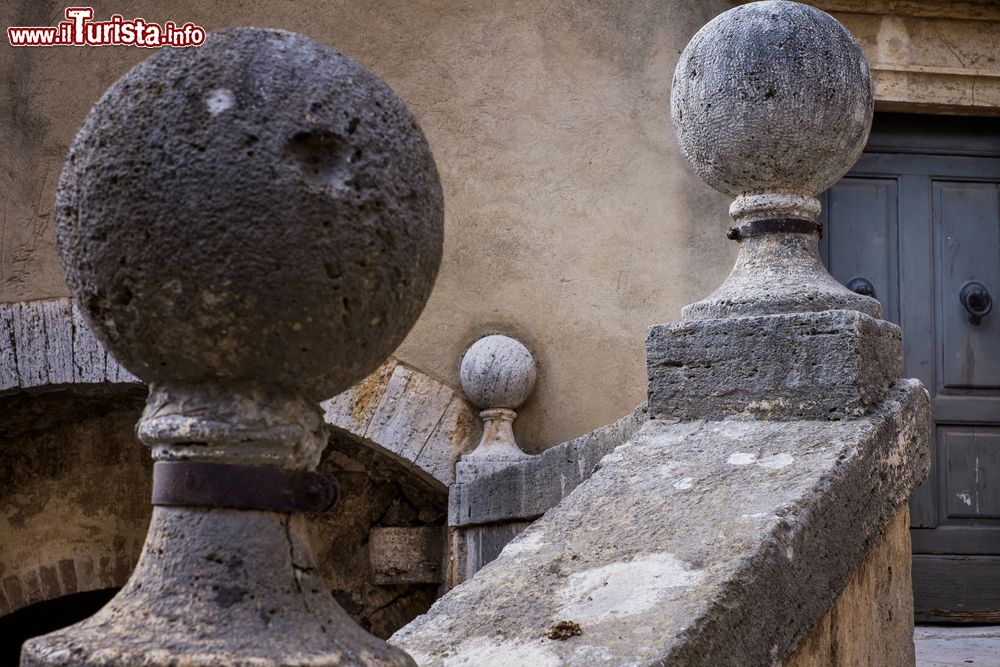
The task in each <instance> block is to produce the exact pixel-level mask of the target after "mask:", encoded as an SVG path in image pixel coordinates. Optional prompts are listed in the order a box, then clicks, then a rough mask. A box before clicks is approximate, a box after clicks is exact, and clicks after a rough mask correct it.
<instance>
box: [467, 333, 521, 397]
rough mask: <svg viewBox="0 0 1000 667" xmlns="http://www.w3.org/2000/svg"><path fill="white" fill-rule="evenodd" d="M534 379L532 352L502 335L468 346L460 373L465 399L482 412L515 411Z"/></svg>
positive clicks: (482, 339) (516, 341)
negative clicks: (494, 410) (489, 410)
mask: <svg viewBox="0 0 1000 667" xmlns="http://www.w3.org/2000/svg"><path fill="white" fill-rule="evenodd" d="M535 377H536V370H535V359H534V357H532V356H531V351H530V350H529V349H528V348H527V347H525V346H524V344H523V343H521V341H519V340H516V339H514V338H511V337H510V336H503V335H492V336H485V337H483V338H480V339H479V340H477V341H476V342H475V343H473V344H472V345H470V346H469V349H468V350H467V351H466V352H465V356H463V357H462V367H461V369H460V371H459V379H460V380H461V382H462V389H463V390H464V391H465V395H466V396H468V397H469V401H471V402H472V404H473V405H475V406H477V407H479V408H483V409H488V408H508V409H510V410H513V409H515V408H517V407H518V406H520V405H521V404H522V403H524V401H525V400H526V399H527V398H528V396H529V395H530V394H531V390H532V389H533V388H534V387H535Z"/></svg>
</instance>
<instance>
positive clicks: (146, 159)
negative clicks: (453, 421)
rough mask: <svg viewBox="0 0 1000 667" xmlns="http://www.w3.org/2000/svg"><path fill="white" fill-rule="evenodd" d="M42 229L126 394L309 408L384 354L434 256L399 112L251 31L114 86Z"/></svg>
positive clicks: (301, 45) (384, 96) (425, 155)
mask: <svg viewBox="0 0 1000 667" xmlns="http://www.w3.org/2000/svg"><path fill="white" fill-rule="evenodd" d="M55 216H56V222H57V237H58V243H59V248H60V251H61V255H62V261H63V267H64V269H65V271H66V275H67V278H68V282H69V285H70V288H71V289H72V291H73V293H74V294H75V296H76V298H77V299H78V300H79V303H80V305H81V307H82V310H83V312H84V314H85V316H86V318H87V320H88V322H89V323H90V325H91V327H92V328H93V329H94V331H95V333H96V334H97V336H98V337H99V338H100V339H101V340H102V341H103V342H104V344H105V345H106V346H107V347H108V348H109V349H110V351H111V352H112V353H113V354H114V355H115V357H117V358H118V360H119V361H120V362H121V363H122V364H123V365H124V366H125V367H126V368H128V369H129V370H130V371H132V372H133V373H135V374H136V375H137V376H139V377H140V378H142V379H143V380H146V381H147V382H163V381H170V382H180V383H199V382H202V381H209V380H216V379H223V380H230V379H232V380H238V381H242V380H246V381H251V382H258V383H264V384H276V385H278V386H281V387H285V388H289V389H291V390H294V391H297V392H299V393H300V394H301V395H303V396H305V397H307V398H309V399H315V400H320V399H323V398H326V397H328V396H331V395H334V394H336V393H337V392H339V391H341V390H343V389H346V388H347V387H349V386H350V385H351V384H353V383H354V382H356V381H357V380H359V379H361V378H362V377H364V376H365V375H366V374H367V373H369V372H371V371H372V370H373V369H374V368H375V367H376V366H377V365H378V364H379V363H380V362H381V361H382V360H383V359H384V358H385V357H386V356H388V355H389V354H390V353H391V352H392V350H393V349H395V348H396V346H397V345H398V344H399V343H400V342H401V341H402V339H403V337H404V336H405V335H406V333H407V332H408V331H409V330H410V328H411V326H412V325H413V323H414V322H415V320H416V319H417V316H418V315H419V314H420V312H421V310H422V309H423V307H424V304H425V302H426V300H427V298H428V296H429V295H430V291H431V288H432V286H433V283H434V278H435V276H436V274H437V270H438V266H439V263H440V259H441V250H442V241H443V216H442V194H441V186H440V183H439V181H438V175H437V171H436V169H435V165H434V159H433V157H432V155H431V152H430V149H429V147H428V145H427V141H426V140H425V138H424V136H423V134H422V133H421V131H420V128H419V127H418V126H417V123H416V121H415V120H414V118H413V116H412V115H411V114H410V112H409V111H408V110H407V108H406V106H405V105H404V104H403V102H402V101H401V100H400V99H399V98H398V97H397V96H396V95H395V94H394V93H393V91H392V90H391V89H390V88H389V87H388V86H387V85H386V84H385V83H384V82H383V81H382V80H380V79H379V78H378V77H376V76H375V75H374V74H372V73H371V72H369V71H368V70H366V69H365V68H364V67H362V66H361V65H360V64H358V63H357V62H356V61H354V60H353V59H351V58H349V57H347V56H345V55H342V54H340V53H337V52H336V51H333V50H332V49H329V48H326V47H324V46H321V45H320V44H317V43H316V42H314V41H312V40H310V39H307V38H305V37H303V36H301V35H297V34H294V33H288V32H282V31H278V30H262V29H256V28H240V29H233V30H226V31H222V32H218V33H212V34H210V35H209V36H208V39H207V41H206V43H205V44H204V45H203V46H201V47H199V48H187V49H164V50H163V51H161V52H159V53H157V54H156V55H154V56H152V57H151V58H149V59H148V60H146V61H144V62H143V63H141V64H140V65H138V66H137V67H135V68H134V69H133V70H131V71H130V72H128V73H127V74H126V75H125V76H123V77H122V78H121V79H120V80H119V81H118V82H117V83H115V84H114V85H113V86H112V87H111V88H110V89H109V90H108V91H107V92H106V93H105V94H104V96H103V97H102V98H101V99H100V101H98V102H97V104H96V105H95V106H94V108H93V110H92V111H91V112H90V115H89V116H88V117H87V119H86V121H85V122H84V125H83V127H82V128H81V130H80V132H79V134H78V135H77V137H76V140H75V141H74V142H73V146H72V148H71V149H70V152H69V157H68V158H67V161H66V164H65V167H64V169H63V173H62V177H61V180H60V183H59V189H58V194H57V197H56V208H55Z"/></svg>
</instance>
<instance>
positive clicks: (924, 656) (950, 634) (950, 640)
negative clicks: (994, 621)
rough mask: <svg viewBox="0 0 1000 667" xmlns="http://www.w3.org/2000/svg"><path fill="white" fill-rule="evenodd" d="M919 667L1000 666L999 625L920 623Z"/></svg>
mask: <svg viewBox="0 0 1000 667" xmlns="http://www.w3.org/2000/svg"><path fill="white" fill-rule="evenodd" d="M913 640H914V644H915V645H916V648H917V667H944V666H945V665H947V666H948V667H952V666H953V665H954V666H960V667H965V665H975V666H976V667H998V666H1000V626H998V625H980V626H972V627H957V626H947V625H918V626H917V627H916V628H915V629H914V631H913Z"/></svg>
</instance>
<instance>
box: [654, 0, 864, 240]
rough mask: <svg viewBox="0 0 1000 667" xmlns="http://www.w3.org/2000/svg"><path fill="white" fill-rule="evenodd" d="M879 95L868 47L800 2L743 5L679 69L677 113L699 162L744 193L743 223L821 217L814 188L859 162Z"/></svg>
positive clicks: (710, 28)
mask: <svg viewBox="0 0 1000 667" xmlns="http://www.w3.org/2000/svg"><path fill="white" fill-rule="evenodd" d="M873 100H874V94H873V90H872V80H871V74H870V72H869V69H868V64H867V62H866V61H865V57H864V54H863V53H862V51H861V47H860V46H858V43H857V42H856V41H855V40H854V38H853V37H852V36H851V34H850V32H848V30H847V29H846V28H845V27H844V26H843V25H841V24H840V23H839V22H838V21H837V20H836V19H834V18H833V17H832V16H830V15H829V14H827V13H825V12H823V11H820V10H818V9H815V8H813V7H810V6H808V5H804V4H800V3H797V2H786V1H784V0H766V1H765V2H753V3H750V4H746V5H740V6H738V7H735V8H733V9H730V10H729V11H726V12H724V13H722V14H720V15H719V16H717V17H716V18H715V19H713V20H712V21H710V22H709V23H707V24H706V25H705V26H704V27H702V29H701V30H699V31H698V33H697V34H696V35H695V36H694V38H693V39H692V40H691V42H690V43H689V44H688V45H687V47H686V48H685V49H684V51H683V53H682V54H681V57H680V60H679V62H678V64H677V69H676V71H675V73H674V78H673V85H672V91H671V102H670V107H671V116H672V120H673V126H674V131H675V133H676V135H677V142H678V144H679V146H680V149H681V151H682V152H683V154H684V156H685V157H686V158H687V160H688V162H690V163H691V166H692V167H693V168H694V170H695V171H696V172H697V173H698V175H699V176H700V177H701V178H702V179H704V180H705V181H706V182H707V183H708V184H709V185H711V186H712V187H713V188H715V189H716V190H719V191H721V192H724V193H727V194H730V195H733V196H735V197H736V198H737V199H736V201H735V202H734V203H733V206H732V208H731V213H732V215H733V217H734V218H735V219H736V220H737V222H747V221H752V220H754V219H762V218H781V217H784V218H799V219H806V220H815V219H816V216H817V215H818V214H819V212H820V209H819V202H818V201H817V200H816V199H815V197H814V195H816V194H817V193H819V192H822V191H823V190H825V189H827V188H828V187H830V186H831V185H833V184H834V183H835V182H836V181H837V180H838V179H839V178H840V177H841V176H843V175H844V174H845V173H847V171H848V170H849V169H850V168H851V166H852V165H853V164H854V162H855V161H856V160H857V159H858V156H859V155H860V154H861V151H862V149H863V148H864V146H865V142H866V141H867V139H868V132H869V130H870V129H871V122H872V110H873Z"/></svg>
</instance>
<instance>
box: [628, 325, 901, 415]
mask: <svg viewBox="0 0 1000 667" xmlns="http://www.w3.org/2000/svg"><path fill="white" fill-rule="evenodd" d="M901 345H902V338H901V335H900V330H899V327H898V326H896V325H895V324H892V323H891V322H886V321H885V320H877V319H875V318H873V317H871V316H869V315H866V314H864V313H860V312H858V311H854V310H827V311H822V312H802V313H787V314H780V315H759V316H756V317H738V318H727V319H718V320H689V321H681V322H670V323H667V324H658V325H655V326H653V327H650V329H649V334H648V336H647V338H646V369H647V374H648V379H649V413H650V415H651V416H652V417H654V418H657V419H669V418H679V419H721V418H724V417H733V416H742V417H752V418H757V419H829V420H837V419H846V418H852V417H859V416H862V415H864V414H866V413H867V412H868V411H869V410H870V409H871V408H872V407H873V406H874V405H876V404H877V403H878V402H879V401H881V400H883V399H884V398H885V397H886V396H887V395H888V393H889V389H890V388H891V387H892V385H893V383H894V382H895V381H896V379H897V378H898V377H899V376H900V373H901V372H902V356H901Z"/></svg>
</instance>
